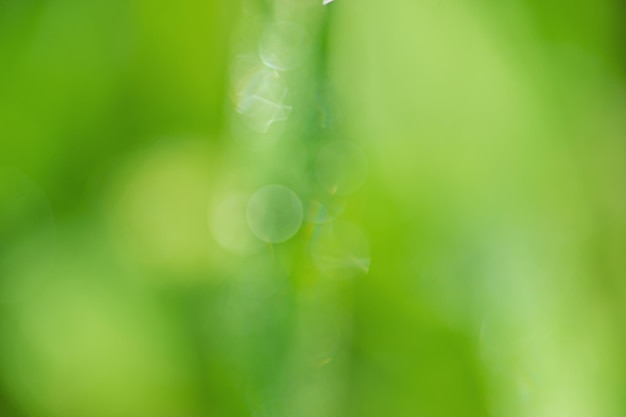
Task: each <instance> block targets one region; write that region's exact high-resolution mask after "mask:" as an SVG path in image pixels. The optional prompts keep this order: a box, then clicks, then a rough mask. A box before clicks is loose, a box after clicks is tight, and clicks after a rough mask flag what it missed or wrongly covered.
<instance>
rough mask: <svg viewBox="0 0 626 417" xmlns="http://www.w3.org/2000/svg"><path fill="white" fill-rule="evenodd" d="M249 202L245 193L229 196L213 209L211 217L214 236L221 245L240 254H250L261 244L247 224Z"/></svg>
mask: <svg viewBox="0 0 626 417" xmlns="http://www.w3.org/2000/svg"><path fill="white" fill-rule="evenodd" d="M247 204H248V198H247V197H246V196H244V195H235V196H231V197H228V198H226V199H224V200H223V201H222V202H221V203H220V204H219V205H217V207H215V208H214V209H213V211H212V213H211V218H210V226H211V233H212V235H213V238H214V239H215V240H216V241H217V243H218V244H219V245H220V246H221V247H223V248H224V249H226V250H228V251H230V252H233V253H235V254H238V255H247V254H250V253H252V252H254V250H255V249H257V248H258V246H259V241H258V240H256V239H255V237H254V236H253V235H252V233H250V229H249V228H248V225H247V224H246V208H247Z"/></svg>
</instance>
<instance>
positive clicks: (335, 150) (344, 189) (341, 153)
mask: <svg viewBox="0 0 626 417" xmlns="http://www.w3.org/2000/svg"><path fill="white" fill-rule="evenodd" d="M315 173H316V175H317V179H318V181H319V183H320V185H321V186H322V187H323V188H324V189H325V190H326V191H328V192H329V193H331V194H333V195H348V194H352V193H353V192H355V191H356V190H358V189H359V188H360V187H361V186H362V185H363V183H364V182H365V178H366V177H367V157H366V156H365V152H363V151H362V150H361V149H360V148H359V147H357V146H356V145H353V144H350V143H346V142H333V143H331V144H329V145H327V146H326V147H325V148H324V149H322V151H321V152H320V153H319V155H318V157H317V161H316V164H315Z"/></svg>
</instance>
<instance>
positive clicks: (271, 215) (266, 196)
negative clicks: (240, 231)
mask: <svg viewBox="0 0 626 417" xmlns="http://www.w3.org/2000/svg"><path fill="white" fill-rule="evenodd" d="M247 219H248V226H250V230H252V233H254V235H255V236H256V237H258V238H259V239H261V240H263V241H265V242H270V243H280V242H284V241H286V240H289V239H290V238H292V237H293V236H294V235H295V234H296V233H297V232H298V229H300V225H301V224H302V219H303V208H302V202H301V201H300V199H299V198H298V196H297V195H296V194H295V193H294V192H293V191H291V190H290V189H289V188H287V187H284V186H282V185H268V186H267V187H263V188H261V189H260V190H258V191H257V192H256V193H254V195H253V196H252V198H250V202H249V203H248V209H247Z"/></svg>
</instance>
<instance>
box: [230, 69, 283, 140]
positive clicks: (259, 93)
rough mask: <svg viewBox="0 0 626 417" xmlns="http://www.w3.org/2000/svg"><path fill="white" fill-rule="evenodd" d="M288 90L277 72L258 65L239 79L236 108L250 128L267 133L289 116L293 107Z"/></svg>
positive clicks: (236, 91)
mask: <svg viewBox="0 0 626 417" xmlns="http://www.w3.org/2000/svg"><path fill="white" fill-rule="evenodd" d="M287 91H288V90H287V87H286V86H285V84H284V83H283V81H282V80H281V78H280V75H279V74H278V73H277V72H276V71H274V70H271V69H268V68H264V67H262V66H261V67H256V68H253V69H251V70H250V71H248V72H247V73H246V74H245V75H244V76H243V77H242V78H241V79H240V80H238V83H237V85H236V86H235V93H234V100H235V108H236V110H237V113H239V114H240V115H241V117H242V120H243V122H244V123H245V124H246V126H247V127H248V128H250V129H251V130H253V131H255V132H259V133H267V132H268V131H269V130H270V128H271V127H272V125H273V124H274V123H277V122H283V121H285V120H287V119H288V118H289V114H290V113H291V107H290V106H288V105H286V104H285V98H286V97H287Z"/></svg>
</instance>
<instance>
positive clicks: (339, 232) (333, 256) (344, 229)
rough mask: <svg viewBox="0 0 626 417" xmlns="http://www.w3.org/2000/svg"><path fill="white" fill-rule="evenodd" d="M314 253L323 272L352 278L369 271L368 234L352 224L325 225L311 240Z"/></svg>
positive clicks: (315, 259)
mask: <svg viewBox="0 0 626 417" xmlns="http://www.w3.org/2000/svg"><path fill="white" fill-rule="evenodd" d="M311 255H312V257H313V262H314V263H315V265H316V266H317V268H318V269H319V270H320V272H322V273H324V274H327V275H330V276H333V277H337V278H353V277H355V276H357V275H364V274H367V273H368V272H369V268H370V261H371V259H370V249H369V242H368V239H367V236H365V234H364V233H363V231H362V230H361V229H360V228H358V227H357V226H355V225H353V224H351V223H345V222H335V223H331V224H328V225H325V226H324V228H323V229H322V231H321V233H320V234H319V235H318V237H317V238H316V239H315V240H314V241H313V243H312V246H311Z"/></svg>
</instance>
